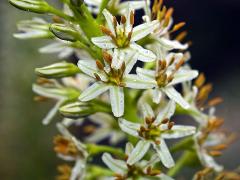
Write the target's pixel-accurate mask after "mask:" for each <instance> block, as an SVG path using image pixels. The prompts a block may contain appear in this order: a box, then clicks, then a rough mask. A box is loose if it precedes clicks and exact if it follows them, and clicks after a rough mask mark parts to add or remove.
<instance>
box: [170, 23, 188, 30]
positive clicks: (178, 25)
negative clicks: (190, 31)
mask: <svg viewBox="0 0 240 180" xmlns="http://www.w3.org/2000/svg"><path fill="white" fill-rule="evenodd" d="M185 25H186V23H185V22H180V23H178V24H176V25H175V26H174V27H173V30H172V31H171V32H175V31H178V30H179V29H181V28H182V27H183V26H185Z"/></svg>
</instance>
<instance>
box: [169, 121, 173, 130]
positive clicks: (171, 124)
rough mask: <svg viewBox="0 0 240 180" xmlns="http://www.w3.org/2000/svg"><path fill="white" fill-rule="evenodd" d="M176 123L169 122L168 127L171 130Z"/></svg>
mask: <svg viewBox="0 0 240 180" xmlns="http://www.w3.org/2000/svg"><path fill="white" fill-rule="evenodd" d="M174 124H175V123H174V122H169V123H168V129H169V130H171V129H172V127H173V126H174Z"/></svg>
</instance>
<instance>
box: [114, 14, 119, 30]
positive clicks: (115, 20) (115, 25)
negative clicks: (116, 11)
mask: <svg viewBox="0 0 240 180" xmlns="http://www.w3.org/2000/svg"><path fill="white" fill-rule="evenodd" d="M117 24H118V22H117V18H116V17H115V16H113V25H114V27H115V28H116V27H117Z"/></svg>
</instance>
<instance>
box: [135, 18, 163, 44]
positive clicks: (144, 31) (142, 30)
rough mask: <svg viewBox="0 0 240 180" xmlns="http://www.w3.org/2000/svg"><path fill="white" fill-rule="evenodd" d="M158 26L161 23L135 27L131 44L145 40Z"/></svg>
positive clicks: (148, 23) (153, 22)
mask: <svg viewBox="0 0 240 180" xmlns="http://www.w3.org/2000/svg"><path fill="white" fill-rule="evenodd" d="M158 26H159V22H158V21H157V20H155V21H152V22H147V23H144V24H141V25H138V26H136V27H134V28H133V33H132V38H131V42H135V41H138V40H139V39H142V38H144V37H145V36H147V35H148V34H150V33H152V32H153V31H154V30H155V29H156V28H157V27H158Z"/></svg>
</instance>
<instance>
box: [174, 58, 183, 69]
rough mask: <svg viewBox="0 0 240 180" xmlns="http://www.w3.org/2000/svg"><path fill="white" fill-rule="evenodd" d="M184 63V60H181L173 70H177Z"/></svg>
mask: <svg viewBox="0 0 240 180" xmlns="http://www.w3.org/2000/svg"><path fill="white" fill-rule="evenodd" d="M184 63H185V61H184V59H181V60H180V61H179V62H178V63H177V64H176V66H175V70H176V71H177V70H179V68H180V67H181V66H182V65H183V64H184Z"/></svg>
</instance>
